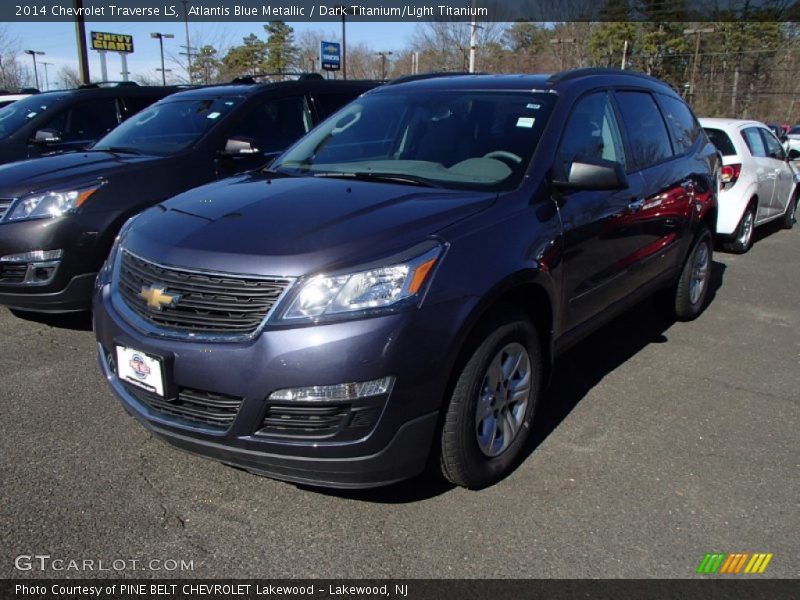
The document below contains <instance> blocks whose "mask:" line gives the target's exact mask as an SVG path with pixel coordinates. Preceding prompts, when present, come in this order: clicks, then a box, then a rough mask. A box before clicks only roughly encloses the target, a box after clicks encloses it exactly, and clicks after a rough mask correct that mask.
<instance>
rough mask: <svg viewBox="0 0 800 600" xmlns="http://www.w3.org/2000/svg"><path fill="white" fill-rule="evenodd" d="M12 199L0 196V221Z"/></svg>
mask: <svg viewBox="0 0 800 600" xmlns="http://www.w3.org/2000/svg"><path fill="white" fill-rule="evenodd" d="M13 201H14V200H13V198H0V221H2V220H3V217H4V216H5V214H6V212H7V211H8V208H9V207H10V206H11V203H12V202H13Z"/></svg>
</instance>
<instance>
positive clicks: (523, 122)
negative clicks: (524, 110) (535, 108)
mask: <svg viewBox="0 0 800 600" xmlns="http://www.w3.org/2000/svg"><path fill="white" fill-rule="evenodd" d="M535 122H536V119H535V118H533V117H520V118H519V119H517V127H525V128H527V129H530V128H531V127H533V124H534V123H535Z"/></svg>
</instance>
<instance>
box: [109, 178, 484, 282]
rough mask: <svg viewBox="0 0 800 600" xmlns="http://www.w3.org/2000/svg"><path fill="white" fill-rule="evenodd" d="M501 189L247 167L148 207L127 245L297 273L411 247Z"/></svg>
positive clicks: (200, 262) (159, 255)
mask: <svg viewBox="0 0 800 600" xmlns="http://www.w3.org/2000/svg"><path fill="white" fill-rule="evenodd" d="M496 197H497V194H496V193H494V192H491V193H490V192H470V191H456V190H443V189H434V188H420V187H412V186H409V185H401V184H393V183H379V182H366V181H347V180H342V179H330V178H315V177H278V178H270V177H267V176H264V175H246V176H241V177H236V178H231V179H227V180H225V181H222V182H217V183H213V184H209V185H206V186H203V187H199V188H196V189H194V190H191V191H189V192H186V193H184V194H181V195H179V196H176V197H175V198H173V199H171V200H168V201H167V202H165V203H163V204H161V205H159V206H157V207H153V208H151V209H149V210H147V211H145V212H144V213H142V215H141V216H140V217H138V218H137V219H136V222H135V225H134V226H133V227H132V228H131V229H130V230H129V233H128V234H127V236H126V238H125V241H124V246H125V248H127V249H128V250H130V251H132V252H134V253H136V254H138V255H140V256H142V257H144V258H148V259H151V260H154V261H156V262H160V263H162V264H167V265H177V266H183V267H190V268H196V269H204V270H212V271H220V272H231V273H248V274H256V275H271V276H291V277H298V276H302V275H307V274H310V273H314V272H320V271H330V270H335V269H339V268H351V267H353V266H357V264H358V263H360V262H363V261H368V260H374V259H380V258H382V257H386V256H389V255H391V254H392V253H394V252H397V251H402V250H405V249H406V248H407V247H410V246H411V245H414V244H416V243H418V242H420V241H422V240H424V239H425V238H426V237H428V236H430V235H432V234H434V233H436V232H438V231H440V230H442V229H443V228H445V227H447V226H448V225H451V224H453V223H455V222H456V221H459V220H461V219H463V218H465V217H467V216H469V215H472V214H475V213H476V212H478V211H481V210H484V209H485V208H487V207H489V206H491V204H492V203H493V202H494V200H495V198H496Z"/></svg>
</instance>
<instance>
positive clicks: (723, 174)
mask: <svg viewBox="0 0 800 600" xmlns="http://www.w3.org/2000/svg"><path fill="white" fill-rule="evenodd" d="M741 172H742V165H740V164H736V165H725V166H723V167H722V169H721V170H720V173H719V180H720V182H722V185H723V186H731V185H733V184H734V183H736V180H737V179H739V174H740V173H741Z"/></svg>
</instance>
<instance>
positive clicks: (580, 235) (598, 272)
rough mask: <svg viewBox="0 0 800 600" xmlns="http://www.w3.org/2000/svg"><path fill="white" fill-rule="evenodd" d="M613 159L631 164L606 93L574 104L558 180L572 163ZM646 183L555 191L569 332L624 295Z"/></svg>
mask: <svg viewBox="0 0 800 600" xmlns="http://www.w3.org/2000/svg"><path fill="white" fill-rule="evenodd" d="M597 159H603V160H609V161H613V162H617V163H620V164H621V165H623V167H624V166H625V164H626V158H625V151H624V145H623V142H622V136H621V134H620V130H619V124H618V121H617V118H616V114H615V111H614V108H613V104H612V102H611V99H610V96H609V94H608V93H607V92H605V91H603V92H594V93H591V94H589V95H587V96H584V97H583V98H581V99H580V100H578V102H577V103H576V104H575V107H574V108H573V110H572V113H571V115H570V117H569V121H568V123H567V127H566V130H565V131H564V134H563V136H562V139H561V142H560V144H559V149H558V152H557V154H556V163H555V165H554V167H553V168H554V176H556V177H558V178H560V179H566V178H567V176H568V173H569V171H570V168H571V166H572V163H573V162H576V161H581V160H588V161H592V160H595V161H596V160H597ZM642 183H643V182H642V178H641V176H640V175H639V174H633V175H631V176H630V178H629V187H628V188H627V189H624V190H611V191H607V190H582V191H567V192H560V193H559V192H556V193H555V197H554V200H555V202H556V203H557V204H558V206H559V213H560V216H561V222H562V225H563V228H564V253H563V260H564V263H563V273H564V275H563V277H564V281H563V284H564V285H563V293H564V295H565V298H564V300H565V313H564V328H565V329H566V330H569V329H572V328H573V327H576V326H578V325H580V324H581V323H583V322H585V321H587V320H588V319H590V318H591V317H593V316H594V315H596V314H597V313H599V312H600V311H602V310H603V309H604V308H605V307H607V306H609V305H610V304H613V303H614V302H616V301H617V300H619V299H620V298H621V297H622V295H624V293H625V290H626V289H627V287H628V286H627V285H626V284H625V283H624V282H623V281H620V280H621V279H624V278H625V276H626V275H627V272H628V265H626V264H625V258H626V256H628V255H630V254H631V252H632V237H631V229H630V227H629V225H630V217H631V215H633V214H635V213H636V212H638V211H639V210H640V209H641V204H642V202H641V200H642V197H641V192H642Z"/></svg>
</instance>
